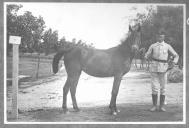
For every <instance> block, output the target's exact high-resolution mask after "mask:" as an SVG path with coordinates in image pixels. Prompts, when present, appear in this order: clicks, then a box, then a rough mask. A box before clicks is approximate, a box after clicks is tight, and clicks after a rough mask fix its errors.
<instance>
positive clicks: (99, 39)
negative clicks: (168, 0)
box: [17, 3, 147, 49]
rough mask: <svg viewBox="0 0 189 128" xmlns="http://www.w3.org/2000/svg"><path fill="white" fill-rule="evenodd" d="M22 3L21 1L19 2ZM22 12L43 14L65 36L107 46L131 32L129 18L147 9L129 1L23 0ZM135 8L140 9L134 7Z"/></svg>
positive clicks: (97, 45)
mask: <svg viewBox="0 0 189 128" xmlns="http://www.w3.org/2000/svg"><path fill="white" fill-rule="evenodd" d="M17 4H19V3H17ZM20 4H21V5H23V8H21V9H20V11H19V14H23V13H24V12H25V11H30V12H32V14H33V15H34V16H37V17H38V16H39V15H41V16H42V17H43V19H44V21H45V24H46V26H47V28H46V29H48V28H52V29H53V30H57V31H58V35H59V39H60V38H62V37H63V36H64V37H65V38H66V40H68V41H71V40H72V39H73V38H75V39H76V41H78V40H80V39H81V40H82V41H83V42H86V43H88V44H90V43H93V45H94V46H95V47H96V48H99V49H106V48H110V47H113V46H116V45H118V44H119V43H120V40H122V39H123V38H124V37H125V36H126V34H127V32H128V27H129V24H131V25H133V23H130V22H129V18H132V17H135V15H136V13H137V12H141V13H143V12H146V6H147V5H145V4H142V5H139V4H128V3H20ZM132 8H135V9H136V10H133V9H132Z"/></svg>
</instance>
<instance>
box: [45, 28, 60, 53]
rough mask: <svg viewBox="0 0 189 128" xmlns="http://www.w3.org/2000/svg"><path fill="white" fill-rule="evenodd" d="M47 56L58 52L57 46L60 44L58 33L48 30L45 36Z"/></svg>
mask: <svg viewBox="0 0 189 128" xmlns="http://www.w3.org/2000/svg"><path fill="white" fill-rule="evenodd" d="M43 40H44V46H45V54H46V55H48V54H49V53H50V52H54V51H56V50H57V49H56V46H57V44H58V31H52V29H51V28H50V29H48V30H46V31H45V32H44V34H43Z"/></svg>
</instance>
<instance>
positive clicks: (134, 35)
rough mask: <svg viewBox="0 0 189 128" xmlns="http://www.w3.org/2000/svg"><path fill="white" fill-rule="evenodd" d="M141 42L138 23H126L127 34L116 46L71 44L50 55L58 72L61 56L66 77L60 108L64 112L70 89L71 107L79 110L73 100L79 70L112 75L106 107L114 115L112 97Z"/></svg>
mask: <svg viewBox="0 0 189 128" xmlns="http://www.w3.org/2000/svg"><path fill="white" fill-rule="evenodd" d="M140 44H141V31H140V25H136V26H134V27H132V28H131V26H129V32H128V37H127V38H126V39H124V40H123V41H122V43H121V44H120V45H118V46H117V47H113V48H109V49H106V50H99V49H94V48H84V47H77V46H76V47H73V48H70V49H67V50H65V49H60V50H59V51H58V52H57V54H56V55H55V56H54V59H53V72H54V73H57V72H58V63H59V60H60V59H61V58H62V56H64V65H65V69H66V72H67V75H68V76H67V80H66V83H65V85H64V87H63V104H62V108H63V111H64V112H67V111H68V109H67V94H68V91H69V90H70V92H71V97H72V102H73V108H74V110H75V111H79V108H78V106H77V101H76V97H75V94H76V88H77V84H78V80H79V77H80V75H81V72H82V71H84V72H85V73H87V74H89V75H92V76H95V77H114V82H113V88H112V93H111V94H112V96H111V101H110V105H109V108H110V110H111V114H113V115H116V114H117V112H118V109H117V107H116V98H117V94H118V91H119V86H120V82H121V79H122V77H123V75H124V74H126V73H127V72H129V70H130V67H131V62H132V59H133V58H134V55H135V52H137V51H138V49H139V46H140Z"/></svg>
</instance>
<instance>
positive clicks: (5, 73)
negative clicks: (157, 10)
mask: <svg viewBox="0 0 189 128" xmlns="http://www.w3.org/2000/svg"><path fill="white" fill-rule="evenodd" d="M3 3H4V124H186V22H187V20H186V4H181V3H171V4H170V3H127V2H126V3H123V4H139V5H144V4H145V5H160V6H183V121H178V122H176V121H174V122H8V121H7V97H6V96H7V91H6V90H7V86H6V85H7V54H6V53H7V48H6V47H7V43H6V41H7V38H6V27H5V26H7V24H6V23H7V22H6V7H7V6H6V5H7V4H24V3H45V4H52V3H58V2H49V3H47V2H3ZM59 3H66V2H59ZM115 3H116V2H115Z"/></svg>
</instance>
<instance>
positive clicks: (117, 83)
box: [109, 75, 122, 115]
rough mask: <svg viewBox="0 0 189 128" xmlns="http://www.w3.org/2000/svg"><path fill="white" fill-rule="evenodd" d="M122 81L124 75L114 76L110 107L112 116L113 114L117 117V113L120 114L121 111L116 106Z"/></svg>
mask: <svg viewBox="0 0 189 128" xmlns="http://www.w3.org/2000/svg"><path fill="white" fill-rule="evenodd" d="M121 79H122V75H116V76H114V83H113V88H112V97H111V101H110V106H109V108H110V111H111V114H113V115H117V112H119V110H118V109H117V106H116V99H117V95H118V92H119V86H120V83H121Z"/></svg>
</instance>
